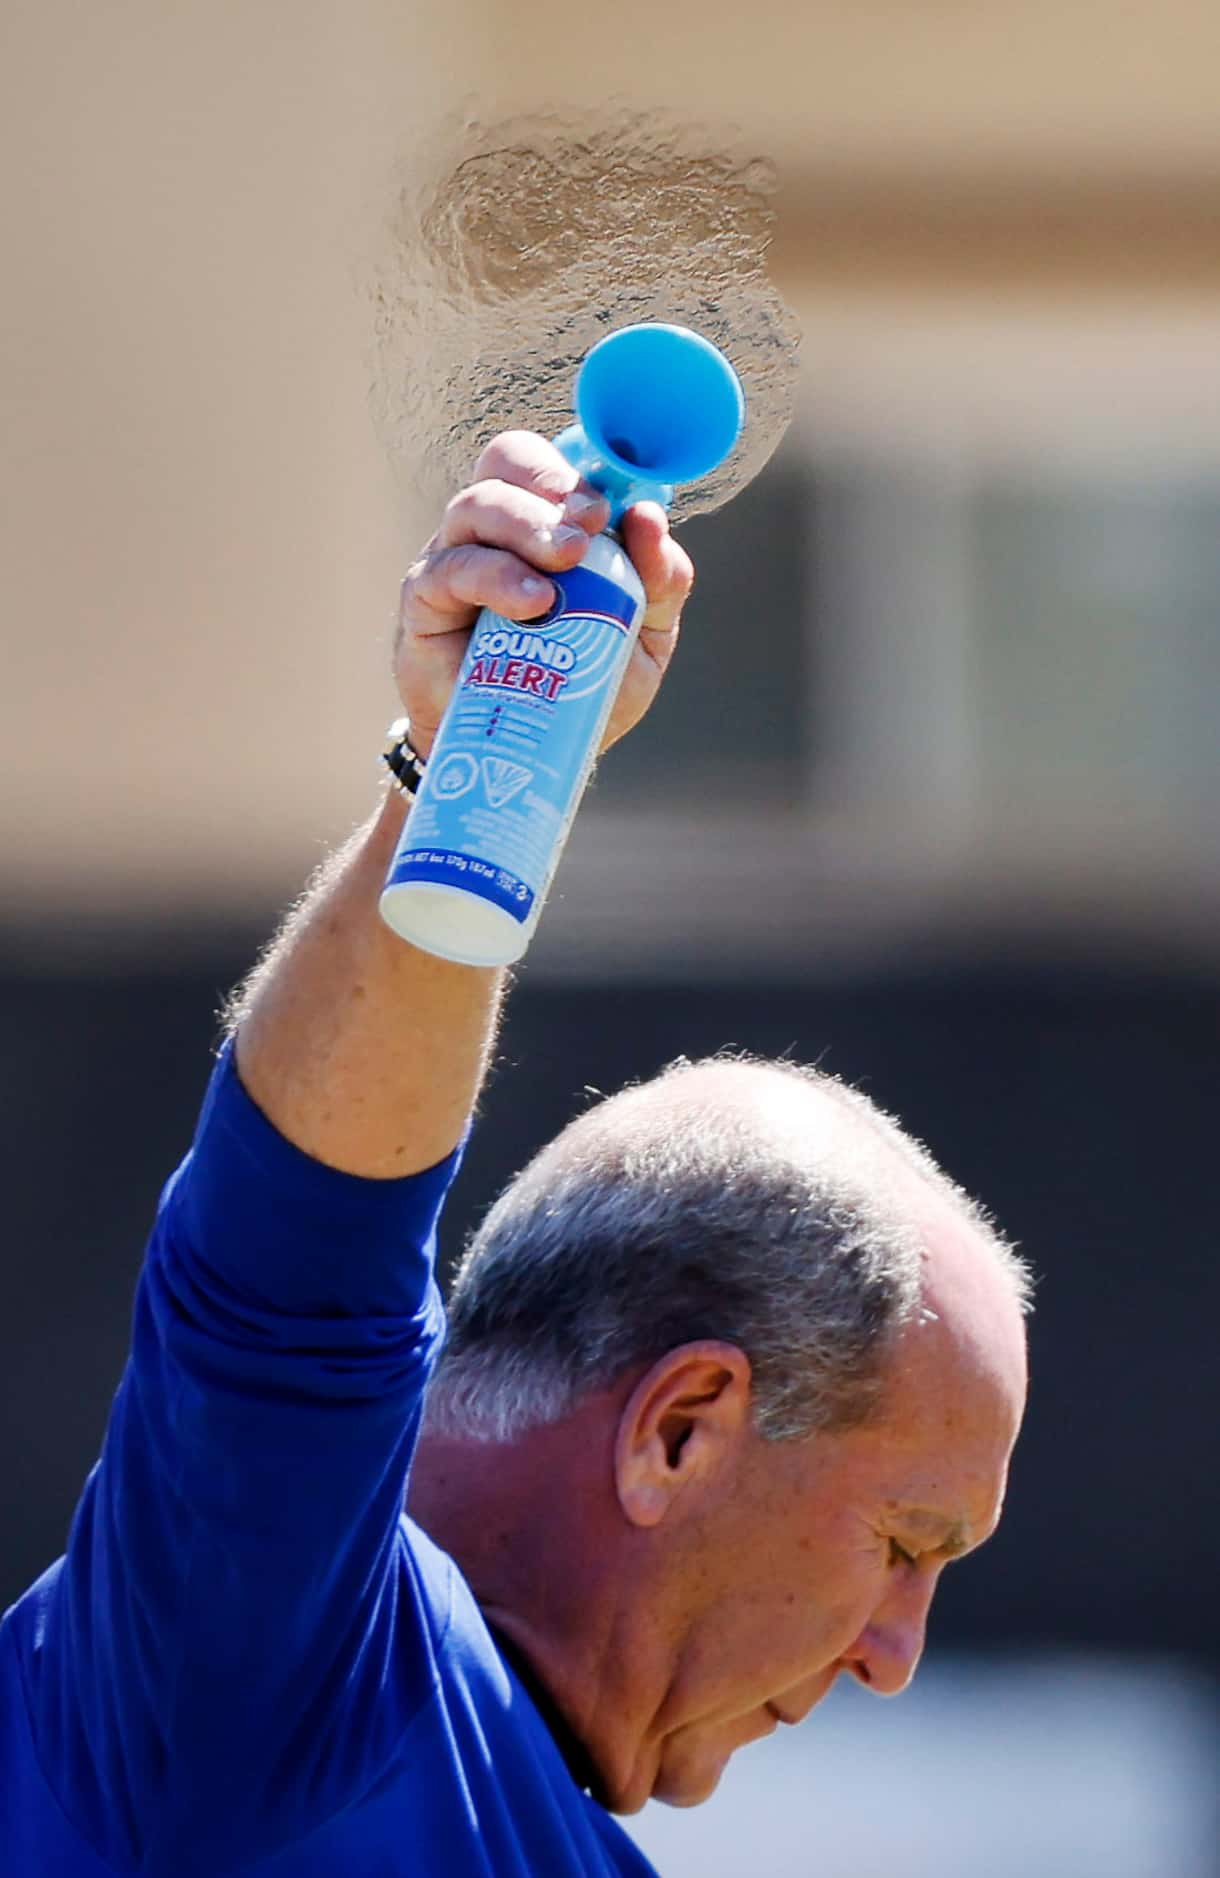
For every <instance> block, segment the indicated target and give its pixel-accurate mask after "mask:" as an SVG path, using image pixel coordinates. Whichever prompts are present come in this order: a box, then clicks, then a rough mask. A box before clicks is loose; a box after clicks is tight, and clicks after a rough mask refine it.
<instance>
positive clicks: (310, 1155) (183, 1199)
mask: <svg viewBox="0 0 1220 1878" xmlns="http://www.w3.org/2000/svg"><path fill="white" fill-rule="evenodd" d="M476 476H477V480H476V481H475V482H474V484H473V485H472V486H471V487H470V488H469V489H468V490H466V491H465V492H463V494H461V495H460V496H458V497H457V498H455V500H454V501H453V502H452V503H451V504H450V506H449V508H448V510H447V511H446V514H445V518H444V520H443V522H442V525H441V527H440V529H439V530H438V532H437V534H436V535H435V537H434V538H433V540H432V541H431V542H430V543H429V544H428V547H427V548H426V549H425V551H424V553H423V554H422V555H421V556H420V558H419V560H418V561H417V562H416V563H415V564H414V566H413V567H412V568H411V570H410V572H409V574H408V576H407V579H406V583H405V586H404V589H403V606H402V621H401V627H400V632H399V636H398V641H397V644H396V650H395V668H396V673H397V677H398V681H399V686H400V690H401V693H402V698H403V702H404V704H405V705H406V707H407V709H408V711H410V712H411V713H412V716H413V721H414V725H415V734H416V736H417V737H418V740H419V744H420V746H421V748H422V749H423V750H424V751H425V752H426V750H427V748H428V746H429V744H430V742H431V739H432V737H433V736H434V735H435V731H436V727H437V725H438V724H439V721H440V717H441V714H442V711H443V709H444V706H445V703H446V701H447V698H448V694H449V691H450V689H451V688H452V684H453V680H454V677H455V676H456V672H457V668H458V666H459V664H460V661H461V657H462V652H463V648H464V645H465V642H466V635H467V633H468V631H469V628H470V626H471V624H472V622H473V620H474V618H475V616H476V614H477V611H478V608H479V607H480V606H481V605H486V604H490V605H493V606H494V607H495V608H496V609H497V610H498V611H502V612H505V613H507V614H515V615H519V616H521V617H526V616H529V615H534V614H538V613H541V612H543V611H544V610H545V609H546V606H547V605H548V603H549V588H550V583H549V582H547V581H546V578H545V572H543V574H542V576H541V579H542V583H543V584H542V589H541V591H540V592H536V591H534V590H533V589H531V588H530V587H529V585H528V584H527V583H528V582H529V581H530V580H531V579H537V578H539V576H538V574H537V573H536V571H535V570H537V569H542V570H547V569H550V570H555V571H558V570H560V569H563V568H566V567H569V566H572V565H574V564H575V562H576V561H577V560H578V559H579V558H580V554H581V545H582V542H583V541H584V540H585V538H586V535H587V533H589V532H592V531H594V530H596V528H597V527H598V525H599V523H600V522H601V521H602V520H604V511H603V510H602V509H601V508H600V506H599V505H597V504H596V503H593V504H590V505H586V506H585V507H584V508H583V509H582V508H581V507H580V506H579V497H580V496H581V494H582V493H585V492H582V491H580V490H579V489H578V488H577V487H576V486H575V481H576V479H575V477H574V474H573V472H572V470H571V469H570V468H569V467H568V465H567V464H566V463H564V462H563V460H562V459H561V458H560V457H559V456H558V454H557V453H556V452H555V451H554V450H553V449H552V448H551V446H550V445H549V444H547V443H545V442H544V441H543V440H542V439H540V438H536V437H530V436H525V435H511V436H506V437H502V438H500V439H499V440H498V441H497V442H496V443H494V444H492V445H491V446H489V448H488V450H487V451H486V452H485V454H484V456H483V459H482V461H481V463H480V465H479V467H478V470H477V472H476ZM565 513H566V514H567V515H568V516H569V517H572V516H575V517H576V518H577V525H578V528H579V531H580V532H579V533H578V534H577V535H575V536H567V535H563V534H561V533H560V525H561V522H562V518H563V516H564V514H565ZM624 532H625V539H626V544H627V547H628V551H629V552H630V553H631V554H632V556H633V558H634V559H635V562H636V565H637V567H638V568H639V571H640V575H641V579H642V580H643V583H644V586H645V588H646V590H647V593H648V596H649V609H648V614H647V618H646V622H645V629H644V631H643V634H642V643H641V646H640V648H639V651H638V653H637V656H636V658H635V662H634V665H633V666H632V668H631V670H630V672H629V675H628V679H627V682H626V685H625V688H624V691H623V693H622V694H621V696H620V702H619V706H618V710H617V712H616V714H615V717H614V719H613V721H612V725H611V734H612V735H621V733H622V732H623V731H624V730H626V729H627V728H629V726H630V725H631V724H632V723H633V722H634V721H635V719H636V718H637V717H638V716H639V715H640V714H641V713H642V711H643V710H644V709H645V708H646V707H647V704H648V702H649V701H650V699H651V697H652V695H653V693H654V692H655V690H656V688H657V685H658V683H659V681H660V676H661V672H662V670H663V668H664V666H665V664H666V663H667V661H668V658H669V655H670V652H671V651H672V648H673V644H674V639H675V635H676V629H677V620H678V612H679V608H680V605H681V602H682V600H683V598H684V597H685V593H686V590H687V588H688V586H689V584H690V569H689V563H688V562H687V560H686V557H685V555H683V554H682V552H681V551H680V550H679V549H678V548H677V547H676V546H675V545H674V544H673V543H672V542H671V541H670V540H669V536H668V531H667V528H666V526H665V521H664V517H663V516H662V515H661V514H660V512H659V511H650V510H648V509H637V510H636V511H634V512H633V513H632V514H631V515H630V516H629V517H628V521H627V526H626V529H625V531H624ZM402 814H403V808H402V804H401V803H400V801H399V800H398V799H397V797H390V798H388V799H387V800H386V802H385V803H384V804H383V806H382V808H381V809H380V811H379V812H378V814H377V815H376V817H375V818H374V819H373V820H372V821H371V822H370V823H369V825H368V826H367V827H366V828H365V829H364V830H363V831H361V833H360V834H359V835H357V837H356V838H355V839H354V841H353V842H352V843H351V844H350V846H349V847H348V849H347V850H346V852H345V853H343V854H342V855H340V856H338V857H337V858H336V859H335V861H334V862H333V863H332V864H331V865H330V866H329V867H328V868H327V869H326V870H325V871H324V873H323V876H322V877H321V878H320V880H319V881H318V882H317V883H316V885H315V886H314V888H313V889H312V890H311V891H310V892H309V893H308V894H307V896H306V898H305V900H304V901H303V902H302V905H301V906H300V908H299V909H298V910H297V912H296V913H295V914H294V915H293V917H292V918H291V919H290V920H289V922H288V924H287V926H286V928H285V930H284V932H283V934H282V935H281V937H280V938H279V939H278V940H277V941H276V943H275V944H274V945H273V946H272V948H271V950H270V952H269V954H268V956H267V958H266V959H265V960H264V962H263V964H262V965H261V966H260V967H259V968H258V970H257V971H256V972H255V973H254V975H253V977H252V979H251V981H250V984H249V985H248V987H247V989H246V991H245V993H244V994H243V996H242V997H241V998H240V999H239V1000H238V1001H237V1004H236V1008H235V1023H236V1030H237V1039H236V1067H237V1072H238V1073H237V1074H236V1075H235V1074H234V1064H233V1060H232V1059H231V1058H230V1057H228V1056H226V1057H225V1058H224V1059H223V1060H222V1062H221V1063H220V1064H219V1065H218V1066H217V1069H216V1071H215V1073H214V1075H213V1078H212V1083H211V1086H210V1088H209V1092H208V1095H207V1098H206V1100H205V1103H204V1109H203V1114H202V1116H201V1120H200V1125H199V1129H198V1132H197V1134H196V1138H195V1143H194V1147H193V1149H192V1151H191V1153H190V1154H189V1155H188V1157H187V1158H186V1160H185V1161H184V1162H183V1164H182V1166H181V1167H180V1168H179V1170H178V1172H177V1173H176V1174H175V1175H174V1176H173V1178H172V1179H171V1181H170V1182H169V1184H168V1186H167V1188H166V1190H165V1193H164V1194H163V1196H162V1200H161V1205H160V1207H159V1209H158V1214H157V1219H156V1222H155V1225H154V1228H153V1232H152V1236H151V1239H150V1242H149V1247H148V1252H147V1256H146V1259H145V1263H144V1269H143V1272H142V1274H141V1278H140V1282H139V1286H138V1289H137V1295H136V1305H135V1316H134V1327H133V1338H132V1350H131V1357H130V1360H129V1362H128V1365H127V1368H126V1371H125V1373H124V1376H123V1379H122V1381H121V1383H120V1385H119V1389H118V1392H117V1394H116V1397H115V1403H114V1408H113V1411H112V1414H111V1417H110V1424H109V1427H108V1430H107V1435H106V1441H105V1445H104V1448H103V1452H102V1458H101V1461H100V1463H99V1465H98V1466H97V1467H96V1468H95V1469H94V1471H93V1473H92V1475H91V1476H90V1479H89V1481H88V1483H87V1484H86V1487H85V1491H84V1493H83V1495H82V1498H81V1502H80V1505H79V1507H78V1509H77V1514H76V1518H75V1520H74V1522H73V1529H72V1534H71V1537H70V1540H69V1544H68V1550H67V1555H66V1558H65V1559H64V1561H63V1562H62V1566H61V1567H54V1568H52V1570H51V1571H50V1572H48V1573H47V1574H46V1575H45V1577H44V1579H43V1580H41V1581H40V1583H39V1585H38V1586H36V1587H35V1588H34V1589H33V1590H32V1591H31V1593H30V1594H29V1595H28V1597H27V1598H26V1599H25V1600H23V1601H22V1605H21V1607H20V1609H19V1613H18V1617H17V1621H16V1623H15V1626H14V1634H15V1635H16V1636H17V1637H18V1638H19V1644H18V1647H19V1648H20V1649H21V1650H22V1651H23V1652H24V1658H25V1675H26V1686H27V1688H28V1691H29V1705H30V1713H31V1717H32V1728H33V1734H34V1740H35V1743H36V1745H37V1749H38V1753H39V1755H40V1756H41V1758H42V1764H43V1765H44V1766H48V1767H53V1768H55V1769H57V1770H59V1775H58V1784H57V1787H56V1800H57V1803H58V1805H59V1806H60V1808H61V1810H63V1811H64V1812H66V1813H67V1815H68V1817H69V1818H70V1819H71V1821H72V1824H73V1827H74V1829H75V1830H77V1831H78V1832H82V1833H83V1834H84V1836H85V1837H86V1839H87V1840H88V1841H89V1843H90V1844H91V1845H92V1846H93V1847H94V1848H95V1849H96V1850H97V1851H98V1852H99V1854H100V1855H101V1856H102V1857H103V1859H105V1860H106V1861H108V1864H107V1869H116V1870H117V1869H122V1870H124V1871H127V1870H135V1869H140V1870H149V1871H153V1870H155V1871H170V1870H172V1871H174V1872H183V1873H185V1872H186V1871H187V1870H188V1868H189V1870H190V1872H192V1873H194V1872H199V1873H216V1872H220V1871H226V1872H227V1871H230V1870H236V1869H242V1870H245V1869H247V1867H248V1866H249V1865H250V1864H251V1863H252V1861H255V1860H256V1859H257V1858H258V1857H260V1856H264V1855H270V1854H271V1853H272V1852H274V1851H276V1849H277V1848H280V1847H282V1846H284V1845H286V1844H289V1843H292V1842H294V1841H296V1840H299V1839H300V1838H301V1837H302V1836H307V1835H308V1834H309V1833H310V1832H312V1831H313V1830H314V1828H315V1826H317V1825H318V1824H319V1823H321V1822H323V1821H326V1820H330V1819H334V1818H337V1817H339V1816H340V1815H341V1814H342V1813H343V1811H344V1809H345V1808H347V1807H348V1806H350V1805H351V1804H352V1802H353V1800H354V1799H356V1798H358V1797H360V1796H361V1795H363V1794H365V1793H366V1792H367V1791H368V1790H369V1786H370V1783H371V1782H375V1781H376V1779H377V1778H379V1777H380V1772H381V1771H382V1770H383V1769H384V1768H385V1767H386V1766H387V1765H388V1764H389V1762H390V1760H391V1759H392V1757H393V1756H394V1755H396V1754H397V1753H398V1752H399V1751H400V1748H401V1743H402V1739H403V1735H404V1731H405V1729H406V1727H407V1725H408V1723H409V1721H410V1719H411V1717H412V1715H413V1714H415V1713H416V1712H418V1709H419V1707H420V1705H421V1703H422V1702H423V1701H424V1700H426V1698H427V1693H428V1690H429V1689H430V1688H431V1681H430V1676H431V1667H430V1666H431V1663H432V1656H431V1643H430V1641H429V1639H430V1638H431V1637H432V1629H431V1628H430V1626H431V1624H432V1613H433V1609H434V1607H433V1604H432V1603H431V1602H430V1601H429V1596H428V1595H426V1594H425V1592H424V1590H423V1589H422V1587H421V1581H420V1579H419V1576H418V1568H417V1561H416V1560H415V1559H414V1555H413V1554H411V1553H410V1551H409V1548H408V1547H407V1543H406V1540H405V1537H404V1533H403V1529H402V1527H401V1525H400V1516H401V1510H402V1500H403V1493H404V1490H405V1487H406V1483H407V1479H408V1474H409V1470H410V1464H411V1457H412V1453H413V1450H414V1445H415V1439H416V1436H417V1433H418V1429H419V1425H420V1418H421V1415H422V1410H423V1400H424V1392H425V1390H426V1387H427V1382H428V1376H429V1374H430V1369H431V1364H432V1361H433V1359H434V1357H435V1353H436V1349H437V1346H438V1343H439V1340H440V1335H441V1329H442V1311H441V1305H440V1297H439V1293H438V1291H437V1287H436V1282H435V1276H434V1272H433V1252H434V1229H435V1221H436V1216H437V1213H438V1210H439V1207H440V1205H441V1202H442V1200H443V1197H444V1193H445V1188H446V1185H447V1183H448V1180H449V1178H450V1177H451V1174H452V1171H453V1167H452V1160H451V1158H450V1154H449V1151H450V1150H451V1149H452V1148H453V1147H454V1146H455V1144H456V1143H457V1141H458V1140H459V1139H460V1137H461V1135H462V1133H463V1130H464V1127H465V1123H466V1118H467V1116H468V1114H469V1112H470V1109H471V1106H472V1104H473V1102H474V1099H475V1097H476V1095H477V1092H478V1086H479V1082H480V1079H481V1076H482V1074H483V1069H484V1066H485V1063H486V1059H487V1055H488V1051H489V1049H490V1046H491V1040H492V1035H493V1031H494V1025H495V1013H496V1004H497V997H498V992H499V986H498V983H497V979H496V976H495V975H494V974H493V973H490V972H485V971H476V970H473V969H470V968H467V967H462V966H455V965H450V964H445V963H442V962H441V961H439V960H437V959H434V958H432V957H431V956H430V955H427V954H424V953H421V952H418V951H415V950H413V949H412V947H410V946H409V945H407V944H406V943H405V942H404V941H403V940H401V939H399V938H398V937H396V936H395V935H394V934H392V933H391V932H390V931H389V930H388V929H387V928H386V927H385V926H384V925H383V924H382V921H381V918H380V914H379V911H378V899H379V895H380V889H381V886H382V882H383V879H384V876H385V872H386V866H387V863H388V861H389V858H390V854H391V850H392V848H393V845H394V841H395V838H396V835H397V833H398V830H399V828H400V826H401V818H402ZM251 1098H253V1100H251ZM301 1150H304V1152H301ZM408 1175H410V1176H413V1178H409V1179H408V1178H396V1176H408ZM0 1841H2V1834H0ZM185 1848H190V1853H191V1856H190V1858H189V1859H188V1858H187V1855H186V1850H185Z"/></svg>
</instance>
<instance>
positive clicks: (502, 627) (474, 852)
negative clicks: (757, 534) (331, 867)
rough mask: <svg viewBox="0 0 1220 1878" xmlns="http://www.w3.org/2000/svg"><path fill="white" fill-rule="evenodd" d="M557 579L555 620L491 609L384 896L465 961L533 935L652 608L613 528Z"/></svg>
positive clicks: (517, 949) (476, 636)
mask: <svg viewBox="0 0 1220 1878" xmlns="http://www.w3.org/2000/svg"><path fill="white" fill-rule="evenodd" d="M551 578H552V579H553V581H554V583H555V587H556V589H557V598H556V603H555V605H554V607H553V608H552V609H551V611H550V612H549V613H547V614H546V615H544V617H543V618H542V619H540V620H529V621H525V622H519V621H515V620H510V619H505V618H503V617H502V616H501V615H499V614H497V613H492V612H490V611H486V610H485V611H484V612H483V613H481V614H480V616H479V618H478V621H477V622H476V625H475V628H474V631H473V633H472V634H471V638H470V644H469V647H468V648H467V652H466V657H465V660H464V662H463V665H462V669H461V672H460V674H459V676H458V681H457V685H456V688H455V690H454V694H453V697H452V699H451V701H450V704H449V708H448V710H447V711H446V713H445V717H444V720H443V722H442V724H441V728H440V732H439V734H438V736H437V739H436V744H435V746H434V748H433V750H432V753H431V756H430V758H429V761H428V765H427V769H426V772H425V775H424V780H423V783H422V784H421V786H420V789H419V793H418V795H417V796H416V799H415V804H414V806H413V808H412V810H411V813H410V815H409V816H408V818H407V825H406V828H405V829H404V831H403V836H402V840H401V841H400V843H399V846H398V851H397V853H396V854H395V856H394V860H393V864H392V865H391V867H390V871H389V874H388V875H387V877H386V884H385V888H384V890H383V892H382V896H381V912H382V916H383V917H384V918H385V920H386V921H387V922H388V924H389V925H390V926H392V927H393V928H394V930H395V932H397V933H399V934H401V936H402V937H403V938H404V939H408V940H410V941H411V942H412V943H413V944H415V945H418V946H422V947H423V948H424V949H425V950H426V951H428V952H434V953H437V954H438V955H439V956H440V957H441V958H447V959H453V960H455V961H457V962H458V963H459V964H462V965H508V964H511V963H512V961H513V960H514V959H519V958H520V957H521V955H522V953H523V952H524V951H525V949H526V947H527V946H528V945H529V942H530V939H531V937H532V935H533V931H534V928H535V926H536V925H537V923H538V916H539V914H540V913H541V911H542V905H543V901H544V900H545V898H546V894H547V890H548V888H549V886H550V884H551V878H552V876H553V874H554V872H555V868H556V866H557V864H558V861H559V856H560V854H561V853H562V851H563V844H564V842H565V840H566V839H567V835H568V830H569V828H570V827H571V824H572V817H573V816H574V815H575V813H576V809H577V807H578V805H579V802H580V798H581V796H582V794H583V793H584V789H585V785H586V784H587V782H588V780H589V774H590V771H591V770H592V767H593V763H594V760H595V758H596V756H597V752H598V749H599V748H600V745H601V740H602V736H603V734H604V732H605V728H606V722H607V719H608V718H609V716H610V712H611V709H612V707H613V705H614V700H615V698H616V696H617V695H618V689H619V685H620V683H621V681H622V677H623V674H624V672H625V671H626V669H627V662H628V660H629V659H630V657H631V650H632V647H633V646H634V644H635V640H636V636H637V634H638V632H639V627H640V620H641V619H642V617H643V613H644V589H643V587H642V585H641V583H640V578H639V575H638V574H637V573H636V571H635V569H634V568H633V567H632V565H631V562H630V561H629V560H628V558H627V555H626V554H625V553H624V551H623V548H622V547H621V545H620V543H619V542H618V540H617V539H616V538H615V537H614V536H613V535H611V534H604V535H599V536H597V537H596V538H595V539H594V540H593V541H591V542H590V544H589V548H588V551H587V553H586V555H585V558H584V560H583V561H582V562H581V564H580V566H579V567H576V568H573V569H572V570H571V571H570V572H569V573H566V574H555V575H552V576H551Z"/></svg>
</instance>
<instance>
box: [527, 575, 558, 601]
mask: <svg viewBox="0 0 1220 1878" xmlns="http://www.w3.org/2000/svg"><path fill="white" fill-rule="evenodd" d="M521 591H522V593H524V594H528V595H529V597H530V599H531V600H533V599H534V598H535V597H537V596H541V595H542V594H544V593H551V592H553V591H554V589H553V587H552V585H551V582H550V581H549V580H543V578H542V576H541V574H522V576H521Z"/></svg>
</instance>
